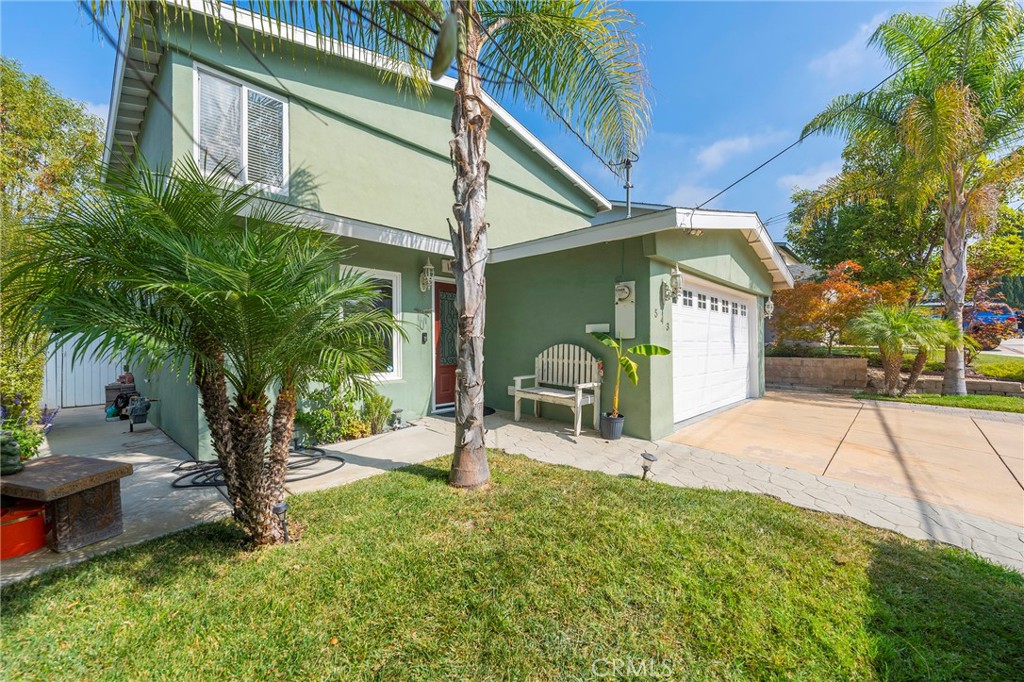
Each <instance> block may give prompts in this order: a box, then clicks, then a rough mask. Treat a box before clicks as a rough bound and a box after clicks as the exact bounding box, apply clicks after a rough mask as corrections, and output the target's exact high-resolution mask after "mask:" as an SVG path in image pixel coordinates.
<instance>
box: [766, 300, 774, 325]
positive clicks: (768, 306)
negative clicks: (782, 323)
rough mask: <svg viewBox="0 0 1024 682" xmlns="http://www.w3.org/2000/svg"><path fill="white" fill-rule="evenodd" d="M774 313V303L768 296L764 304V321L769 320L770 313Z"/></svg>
mask: <svg viewBox="0 0 1024 682" xmlns="http://www.w3.org/2000/svg"><path fill="white" fill-rule="evenodd" d="M774 312H775V301H773V300H772V299H771V296H769V297H768V298H767V299H766V300H765V302H764V317H765V319H766V320H768V319H771V316H772V313H774Z"/></svg>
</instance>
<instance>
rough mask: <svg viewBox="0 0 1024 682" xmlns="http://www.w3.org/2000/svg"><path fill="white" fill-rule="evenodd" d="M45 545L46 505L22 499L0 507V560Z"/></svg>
mask: <svg viewBox="0 0 1024 682" xmlns="http://www.w3.org/2000/svg"><path fill="white" fill-rule="evenodd" d="M45 546H46V507H45V506H44V505H42V504H40V503H38V502H33V501H31V500H24V501H22V502H18V503H16V504H13V505H11V506H9V507H2V508H0V561H2V560H4V559H13V558H14V557H16V556H21V555H22V554H28V553H29V552H34V551H35V550H37V549H40V548H41V547H45Z"/></svg>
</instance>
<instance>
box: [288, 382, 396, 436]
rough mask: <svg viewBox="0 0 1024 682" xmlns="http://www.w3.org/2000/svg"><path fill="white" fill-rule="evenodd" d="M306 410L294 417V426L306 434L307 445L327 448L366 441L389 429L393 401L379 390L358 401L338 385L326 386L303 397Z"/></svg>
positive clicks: (300, 411)
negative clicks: (340, 442) (373, 435)
mask: <svg viewBox="0 0 1024 682" xmlns="http://www.w3.org/2000/svg"><path fill="white" fill-rule="evenodd" d="M303 403H304V405H305V406H304V409H302V410H299V411H298V413H296V415H295V423H296V424H298V425H299V426H301V427H302V429H303V431H304V432H305V433H304V435H303V438H302V441H303V444H304V445H325V444H330V443H337V442H339V441H343V440H353V439H356V438H365V437H366V436H369V435H371V434H376V433H381V432H382V431H384V429H386V428H387V424H388V419H389V418H390V416H391V400H390V399H389V398H386V397H384V396H382V395H380V394H379V393H377V392H376V391H373V392H372V393H370V394H369V395H367V396H365V397H364V398H363V399H362V400H359V399H358V398H357V397H356V396H355V395H354V394H353V393H352V392H348V391H346V392H344V393H343V392H341V391H340V389H339V388H338V387H337V386H330V385H328V386H323V387H322V388H319V389H316V390H314V391H311V392H309V393H307V394H306V395H305V396H304V397H303Z"/></svg>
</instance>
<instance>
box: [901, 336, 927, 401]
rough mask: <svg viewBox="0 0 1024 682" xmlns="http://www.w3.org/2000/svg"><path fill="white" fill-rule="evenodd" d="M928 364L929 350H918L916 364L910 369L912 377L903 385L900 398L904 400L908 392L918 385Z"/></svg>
mask: <svg viewBox="0 0 1024 682" xmlns="http://www.w3.org/2000/svg"><path fill="white" fill-rule="evenodd" d="M927 362H928V349H926V348H918V349H917V355H915V356H914V364H913V366H911V368H910V376H908V377H907V381H906V383H904V384H903V388H901V389H900V397H901V398H902V397H903V396H905V395H906V394H907V391H909V390H910V389H912V388H913V387H914V384H916V383H917V380H918V378H919V377H920V376H921V372H922V371H924V366H925V363H927Z"/></svg>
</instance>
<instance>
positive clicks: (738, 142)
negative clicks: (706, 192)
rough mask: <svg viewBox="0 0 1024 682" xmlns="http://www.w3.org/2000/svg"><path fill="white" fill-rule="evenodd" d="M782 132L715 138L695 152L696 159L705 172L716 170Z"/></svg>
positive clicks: (767, 142)
mask: <svg viewBox="0 0 1024 682" xmlns="http://www.w3.org/2000/svg"><path fill="white" fill-rule="evenodd" d="M783 135H784V133H780V132H774V133H764V134H760V135H740V136H737V137H726V138H723V139H721V140H716V141H715V142H712V143H711V144H709V145H708V146H706V147H702V148H701V149H700V151H698V152H697V161H698V162H699V163H700V165H701V168H702V170H703V171H704V172H705V173H707V172H710V171H713V170H717V169H719V168H721V167H722V166H723V165H725V163H726V162H728V161H729V160H731V159H733V158H735V157H737V156H740V155H742V154H747V153H749V152H751V151H753V150H755V149H757V148H758V147H763V146H765V145H767V144H771V143H772V142H775V141H777V140H778V139H780V137H782V136H783Z"/></svg>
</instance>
